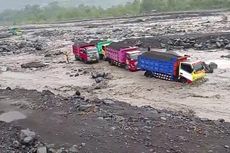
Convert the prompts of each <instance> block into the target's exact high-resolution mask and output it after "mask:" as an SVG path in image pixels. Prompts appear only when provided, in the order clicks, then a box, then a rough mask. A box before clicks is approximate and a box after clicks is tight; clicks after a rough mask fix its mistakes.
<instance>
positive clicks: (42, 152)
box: [37, 147, 47, 153]
mask: <svg viewBox="0 0 230 153" xmlns="http://www.w3.org/2000/svg"><path fill="white" fill-rule="evenodd" d="M37 153H47V148H46V147H40V148H38V150H37Z"/></svg>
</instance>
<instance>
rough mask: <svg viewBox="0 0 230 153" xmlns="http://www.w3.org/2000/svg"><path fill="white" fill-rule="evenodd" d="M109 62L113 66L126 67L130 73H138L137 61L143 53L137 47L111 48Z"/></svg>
mask: <svg viewBox="0 0 230 153" xmlns="http://www.w3.org/2000/svg"><path fill="white" fill-rule="evenodd" d="M107 52H108V61H109V63H110V64H111V65H116V66H119V67H124V68H125V69H127V70H129V71H132V72H134V71H138V70H139V69H138V68H137V59H138V56H139V55H140V54H141V51H139V49H138V48H137V47H120V46H109V47H108V48H107Z"/></svg>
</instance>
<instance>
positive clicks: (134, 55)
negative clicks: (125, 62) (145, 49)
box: [129, 53, 139, 60]
mask: <svg viewBox="0 0 230 153" xmlns="http://www.w3.org/2000/svg"><path fill="white" fill-rule="evenodd" d="M138 56H139V53H135V54H130V55H129V57H130V59H133V60H137V58H138Z"/></svg>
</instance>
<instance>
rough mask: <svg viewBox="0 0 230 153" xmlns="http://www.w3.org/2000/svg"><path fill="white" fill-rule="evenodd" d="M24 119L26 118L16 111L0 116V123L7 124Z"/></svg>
mask: <svg viewBox="0 0 230 153" xmlns="http://www.w3.org/2000/svg"><path fill="white" fill-rule="evenodd" d="M25 118H26V116H25V115H24V114H22V113H20V112H18V111H10V112H6V113H2V114H0V121H3V122H7V123H10V122H13V121H16V120H21V119H25Z"/></svg>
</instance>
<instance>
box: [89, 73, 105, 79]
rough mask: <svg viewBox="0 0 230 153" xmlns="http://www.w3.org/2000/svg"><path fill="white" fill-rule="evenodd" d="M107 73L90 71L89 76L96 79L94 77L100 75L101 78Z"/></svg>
mask: <svg viewBox="0 0 230 153" xmlns="http://www.w3.org/2000/svg"><path fill="white" fill-rule="evenodd" d="M107 75H108V74H107V73H105V72H92V73H91V76H92V78H93V79H96V78H99V77H102V78H105V77H106V76H107Z"/></svg>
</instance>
